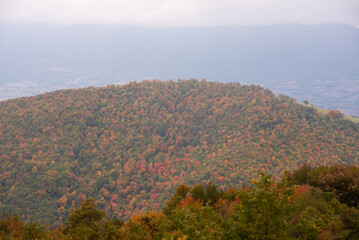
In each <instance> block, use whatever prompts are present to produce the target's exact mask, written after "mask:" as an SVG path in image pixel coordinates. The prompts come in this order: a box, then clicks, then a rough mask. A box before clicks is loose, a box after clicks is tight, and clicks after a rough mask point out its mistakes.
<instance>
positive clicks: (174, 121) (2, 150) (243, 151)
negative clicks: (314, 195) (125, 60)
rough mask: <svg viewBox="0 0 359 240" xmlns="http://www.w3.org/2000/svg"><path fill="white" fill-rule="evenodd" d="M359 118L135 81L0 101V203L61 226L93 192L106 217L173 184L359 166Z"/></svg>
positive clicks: (244, 92)
mask: <svg viewBox="0 0 359 240" xmlns="http://www.w3.org/2000/svg"><path fill="white" fill-rule="evenodd" d="M358 130H359V125H358V124H354V123H352V122H349V121H346V120H342V119H332V118H331V117H330V116H324V115H321V114H319V113H317V112H316V111H315V110H314V109H313V108H310V107H306V106H303V105H301V104H297V103H296V101H295V99H291V98H289V97H286V96H279V97H276V96H275V95H274V94H273V93H272V92H271V91H270V90H267V89H263V88H262V87H259V86H253V85H251V86H242V85H240V84H222V83H213V82H206V81H197V80H190V81H184V80H183V81H182V80H181V81H178V82H176V81H168V82H161V81H144V82H140V83H133V82H131V83H129V84H127V85H124V86H108V87H103V88H85V89H79V90H63V91H56V92H52V93H47V94H44V95H39V96H35V97H28V98H20V99H14V100H9V101H3V102H0V159H1V160H0V194H1V195H0V211H6V212H8V213H9V214H12V213H18V214H20V217H22V218H23V219H26V218H29V217H30V216H32V217H34V220H41V221H42V222H44V223H45V222H46V223H50V222H51V223H55V224H56V222H57V224H60V223H61V222H63V221H64V219H65V217H67V216H68V214H69V209H70V208H71V207H75V206H78V204H79V202H80V201H82V200H84V199H85V198H89V197H93V198H95V200H96V204H97V205H98V206H99V208H100V209H103V210H105V211H106V213H107V215H108V216H109V217H115V218H129V216H130V215H131V214H132V213H139V212H141V211H145V210H147V209H154V210H156V209H159V208H160V207H162V206H163V204H164V201H165V200H168V199H169V198H170V196H171V194H172V193H174V192H175V189H176V187H177V186H178V185H179V184H182V183H184V184H188V185H191V186H192V185H194V184H197V183H199V184H206V183H207V181H212V182H214V183H215V184H217V185H218V186H219V187H223V188H228V187H232V186H234V187H240V186H242V185H243V184H246V183H248V182H249V179H251V178H253V177H258V173H259V172H261V171H265V172H266V173H271V174H274V175H275V176H278V177H279V176H280V174H281V173H282V172H283V170H286V169H288V170H292V169H294V168H296V167H298V166H300V165H302V164H304V163H311V164H312V165H313V166H318V165H323V164H324V165H328V164H344V165H345V164H350V165H358V148H359V131H358Z"/></svg>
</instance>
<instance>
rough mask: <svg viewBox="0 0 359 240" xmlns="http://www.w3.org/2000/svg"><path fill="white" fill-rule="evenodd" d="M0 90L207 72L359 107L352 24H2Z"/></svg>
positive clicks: (358, 37) (358, 46)
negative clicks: (171, 25)
mask: <svg viewBox="0 0 359 240" xmlns="http://www.w3.org/2000/svg"><path fill="white" fill-rule="evenodd" d="M0 36H1V37H0V53H1V54H0V99H1V100H4V99H8V98H15V97H20V96H26V95H35V94H38V93H43V92H47V91H52V90H57V89H63V88H78V87H84V86H89V85H93V86H104V85H107V84H109V83H120V84H123V83H126V82H129V81H130V80H137V81H140V80H144V79H154V78H157V79H163V80H164V79H174V80H176V79H189V78H198V79H202V78H206V79H207V80H211V81H223V82H240V83H244V84H260V85H262V86H264V87H266V88H270V89H271V90H273V91H274V92H275V93H277V94H279V93H283V94H285V95H290V96H291V97H295V98H296V99H297V100H298V101H302V100H304V99H306V100H309V102H310V103H312V104H315V105H317V106H319V107H322V108H326V109H339V110H341V111H343V112H345V113H347V114H349V115H356V116H359V30H358V29H356V28H354V27H351V26H348V25H313V26H303V25H275V26H253V27H186V28H142V27H124V26H82V25H79V26H46V25H17V24H13V25H10V24H2V25H0Z"/></svg>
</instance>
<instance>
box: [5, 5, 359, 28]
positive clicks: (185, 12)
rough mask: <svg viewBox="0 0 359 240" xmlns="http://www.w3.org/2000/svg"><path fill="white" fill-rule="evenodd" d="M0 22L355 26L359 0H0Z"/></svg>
mask: <svg viewBox="0 0 359 240" xmlns="http://www.w3.org/2000/svg"><path fill="white" fill-rule="evenodd" d="M0 22H41V23H51V24H122V25H139V26H153V27H161V26H203V25H212V26H213V25H255V24H278V23H279V24H287V23H299V24H321V23H346V24H350V25H353V26H359V0H0Z"/></svg>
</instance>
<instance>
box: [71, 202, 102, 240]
mask: <svg viewBox="0 0 359 240" xmlns="http://www.w3.org/2000/svg"><path fill="white" fill-rule="evenodd" d="M105 216H106V214H105V212H104V211H101V210H99V209H98V208H97V206H96V204H95V199H93V198H90V199H86V200H85V201H83V202H82V203H81V204H80V206H79V207H78V208H77V209H75V210H72V211H71V212H70V215H69V217H68V218H67V221H66V222H65V228H64V233H65V234H69V235H71V236H72V238H74V239H88V240H91V239H99V238H100V236H101V232H102V231H101V225H102V223H103V222H104V218H105ZM102 235H104V234H102Z"/></svg>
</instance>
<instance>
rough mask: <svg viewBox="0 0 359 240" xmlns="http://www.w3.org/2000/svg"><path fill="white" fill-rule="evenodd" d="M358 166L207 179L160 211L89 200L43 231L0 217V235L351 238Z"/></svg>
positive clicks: (356, 226)
mask: <svg viewBox="0 0 359 240" xmlns="http://www.w3.org/2000/svg"><path fill="white" fill-rule="evenodd" d="M358 198H359V169H358V168H357V167H355V166H349V167H344V166H341V165H336V166H331V167H319V168H312V167H311V166H309V165H304V166H302V167H301V168H300V169H297V170H295V171H294V172H286V173H285V174H284V177H283V179H282V180H281V181H275V180H274V178H273V177H272V176H270V175H265V174H261V177H260V179H258V180H255V179H252V180H251V184H250V186H245V187H242V188H240V189H236V188H228V189H222V190H219V189H218V188H217V187H216V185H215V184H213V183H211V182H208V183H207V184H206V185H202V184H196V185H194V186H193V187H192V188H191V187H189V186H187V185H183V184H182V185H179V186H178V187H177V189H176V192H175V193H174V194H173V195H172V197H171V199H170V200H169V201H168V202H167V204H166V206H165V208H164V209H163V210H161V211H153V210H149V211H146V212H143V213H141V214H134V215H133V216H131V218H130V219H129V220H128V221H126V222H124V221H122V220H120V219H106V213H105V212H104V211H101V210H99V209H98V207H97V206H96V204H95V199H93V198H90V199H86V200H84V201H83V202H82V203H81V204H80V206H79V207H77V208H76V209H72V210H71V212H70V214H69V216H68V218H67V219H66V221H65V223H64V224H63V225H61V226H60V227H58V228H53V229H48V228H46V226H41V225H40V224H39V223H38V222H34V221H32V220H30V221H28V222H23V221H21V220H20V219H19V217H18V216H17V215H13V216H12V217H11V216H9V215H6V214H5V215H4V216H3V218H2V219H0V237H1V239H29V240H30V239H56V240H61V239H64V240H65V239H68V240H72V239H73V240H75V239H78V240H84V239H87V240H97V239H108V240H110V239H113V240H115V239H131V240H144V239H148V240H150V239H158V240H166V239H168V240H170V239H224V240H226V239H228V240H233V239H248V240H250V239H253V240H255V239H263V240H278V239H283V240H284V239H303V240H304V239H311V240H315V239H318V240H331V239H333V240H334V239H337V240H345V239H347V240H350V239H353V240H356V239H358V236H359V209H358V207H359V205H358Z"/></svg>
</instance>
